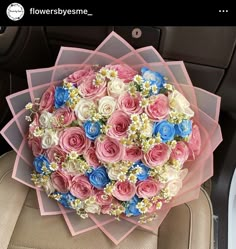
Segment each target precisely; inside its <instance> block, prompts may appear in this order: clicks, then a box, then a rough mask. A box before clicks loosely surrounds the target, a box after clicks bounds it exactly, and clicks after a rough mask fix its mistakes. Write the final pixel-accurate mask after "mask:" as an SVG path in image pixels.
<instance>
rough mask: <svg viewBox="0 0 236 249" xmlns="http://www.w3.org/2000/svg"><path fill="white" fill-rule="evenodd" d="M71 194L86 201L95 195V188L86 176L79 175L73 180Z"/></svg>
mask: <svg viewBox="0 0 236 249" xmlns="http://www.w3.org/2000/svg"><path fill="white" fill-rule="evenodd" d="M70 192H71V194H72V195H74V196H75V197H77V198H79V199H81V200H85V199H87V198H88V197H90V196H92V195H93V186H92V185H91V184H90V183H89V181H88V178H87V177H86V176H79V175H77V176H74V177H73V178H72V183H71V189H70Z"/></svg>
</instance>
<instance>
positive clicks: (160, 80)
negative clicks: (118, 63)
mask: <svg viewBox="0 0 236 249" xmlns="http://www.w3.org/2000/svg"><path fill="white" fill-rule="evenodd" d="M141 73H142V76H143V79H144V80H145V81H149V82H150V83H151V86H153V85H156V86H157V87H158V89H159V90H160V89H161V88H162V87H163V85H164V84H165V82H166V80H165V78H164V76H163V75H162V74H160V73H158V72H154V71H152V70H150V69H148V68H147V67H142V68H141Z"/></svg>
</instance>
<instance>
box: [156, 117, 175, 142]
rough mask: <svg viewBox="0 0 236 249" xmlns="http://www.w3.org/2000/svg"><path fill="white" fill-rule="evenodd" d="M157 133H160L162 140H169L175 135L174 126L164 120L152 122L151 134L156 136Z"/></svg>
mask: <svg viewBox="0 0 236 249" xmlns="http://www.w3.org/2000/svg"><path fill="white" fill-rule="evenodd" d="M157 133H159V134H160V136H161V139H162V141H163V142H167V141H171V140H173V139H174V136H175V126H174V124H171V123H169V122H168V121H166V120H163V121H161V122H159V123H154V125H153V135H154V136H156V135H157Z"/></svg>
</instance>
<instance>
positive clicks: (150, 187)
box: [136, 179, 161, 198]
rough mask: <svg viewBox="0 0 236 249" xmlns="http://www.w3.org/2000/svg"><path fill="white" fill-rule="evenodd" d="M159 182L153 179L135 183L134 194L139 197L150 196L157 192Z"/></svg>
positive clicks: (159, 185) (159, 187) (159, 186)
mask: <svg viewBox="0 0 236 249" xmlns="http://www.w3.org/2000/svg"><path fill="white" fill-rule="evenodd" d="M160 189H161V184H160V183H158V182H157V181H155V180H153V179H147V180H145V181H140V182H138V184H137V185H136V194H137V196H138V197H140V198H150V197H153V196H155V195H157V194H158V192H159V191H160Z"/></svg>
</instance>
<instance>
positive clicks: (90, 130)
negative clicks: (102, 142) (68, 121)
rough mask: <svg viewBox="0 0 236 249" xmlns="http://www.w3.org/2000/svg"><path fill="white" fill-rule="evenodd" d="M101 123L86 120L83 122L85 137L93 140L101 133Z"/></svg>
mask: <svg viewBox="0 0 236 249" xmlns="http://www.w3.org/2000/svg"><path fill="white" fill-rule="evenodd" d="M100 129H101V125H100V123H99V122H92V121H89V120H88V121H86V122H85V123H84V130H85V134H86V137H87V138H89V139H91V140H95V139H96V138H97V137H98V136H99V135H100V133H101V131H100Z"/></svg>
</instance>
